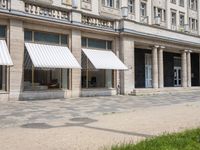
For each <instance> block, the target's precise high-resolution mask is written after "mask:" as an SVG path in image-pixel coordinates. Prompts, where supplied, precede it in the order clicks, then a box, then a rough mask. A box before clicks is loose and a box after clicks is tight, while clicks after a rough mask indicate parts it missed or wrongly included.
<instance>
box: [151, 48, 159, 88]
mask: <svg viewBox="0 0 200 150" xmlns="http://www.w3.org/2000/svg"><path fill="white" fill-rule="evenodd" d="M158 47H159V46H157V45H155V46H154V47H153V49H152V76H153V80H152V85H153V88H158Z"/></svg>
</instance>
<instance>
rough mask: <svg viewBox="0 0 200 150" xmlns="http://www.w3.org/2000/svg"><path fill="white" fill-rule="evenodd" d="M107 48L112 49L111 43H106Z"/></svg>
mask: <svg viewBox="0 0 200 150" xmlns="http://www.w3.org/2000/svg"><path fill="white" fill-rule="evenodd" d="M107 46H108V47H107V48H108V49H112V41H107Z"/></svg>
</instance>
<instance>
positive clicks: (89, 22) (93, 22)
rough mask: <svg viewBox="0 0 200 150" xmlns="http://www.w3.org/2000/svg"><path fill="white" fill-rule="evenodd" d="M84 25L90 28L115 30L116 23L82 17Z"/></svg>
mask: <svg viewBox="0 0 200 150" xmlns="http://www.w3.org/2000/svg"><path fill="white" fill-rule="evenodd" d="M82 23H83V24H86V25H90V26H96V27H101V28H109V29H114V21H110V20H104V19H100V18H95V17H90V16H86V15H82Z"/></svg>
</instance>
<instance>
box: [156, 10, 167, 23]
mask: <svg viewBox="0 0 200 150" xmlns="http://www.w3.org/2000/svg"><path fill="white" fill-rule="evenodd" d="M157 17H159V18H160V19H161V21H165V20H166V12H165V10H164V9H161V8H157V7H154V18H157Z"/></svg>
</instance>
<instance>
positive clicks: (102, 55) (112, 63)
mask: <svg viewBox="0 0 200 150" xmlns="http://www.w3.org/2000/svg"><path fill="white" fill-rule="evenodd" d="M82 51H83V52H84V54H85V55H86V56H87V58H88V59H89V60H90V62H91V63H92V64H93V66H94V67H95V69H111V70H126V69H128V68H127V67H126V66H125V65H124V64H123V63H122V61H121V60H120V59H119V58H118V57H117V56H116V55H115V54H114V53H113V52H112V51H108V50H92V49H82Z"/></svg>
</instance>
